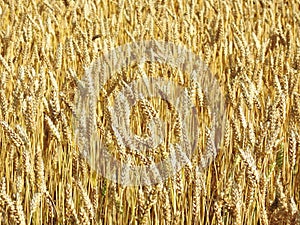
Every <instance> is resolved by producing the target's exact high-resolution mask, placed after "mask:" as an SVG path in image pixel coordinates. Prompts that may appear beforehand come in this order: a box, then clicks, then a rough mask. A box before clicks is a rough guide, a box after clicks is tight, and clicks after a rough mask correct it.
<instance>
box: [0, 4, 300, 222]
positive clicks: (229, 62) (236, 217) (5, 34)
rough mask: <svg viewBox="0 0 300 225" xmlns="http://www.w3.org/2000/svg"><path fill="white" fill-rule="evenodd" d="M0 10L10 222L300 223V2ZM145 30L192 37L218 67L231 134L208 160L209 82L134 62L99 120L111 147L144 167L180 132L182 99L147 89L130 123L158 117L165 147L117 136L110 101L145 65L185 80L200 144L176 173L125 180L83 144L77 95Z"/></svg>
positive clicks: (2, 207)
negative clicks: (137, 148) (110, 56)
mask: <svg viewBox="0 0 300 225" xmlns="http://www.w3.org/2000/svg"><path fill="white" fill-rule="evenodd" d="M0 21H1V22H0V77H1V79H0V105H1V110H0V123H1V126H0V224H1V225H2V224H3V225H6V224H7V225H10V224H19V225H29V224H81V225H86V224H95V225H96V224H99V225H100V224H111V225H118V224H124V225H125V224H126V225H128V224H155V225H160V224H162V225H163V224H170V225H175V224H181V225H188V224H206V225H209V224H218V225H221V224H224V225H229V224H237V225H239V224H255V225H258V224H260V225H267V224H270V225H276V224H290V225H294V224H300V211H299V210H300V168H299V162H300V154H299V151H300V85H299V84H300V35H299V34H300V1H299V0H294V1H281V0H274V1H251V0H244V1H242V0H237V1H229V0H197V1H196V0H192V1H190V0H188V1H182V0H147V1H141V0H137V1H132V0H115V1H113V0H102V1H100V0H91V1H84V0H78V1H73V0H54V1H48V0H44V1H43V0H31V1H25V0H19V1H13V0H1V1H0ZM145 40H160V41H166V42H170V43H174V44H176V45H180V46H185V47H186V48H187V49H189V50H190V51H191V52H193V53H194V54H196V55H197V56H199V57H200V58H201V59H202V61H203V62H204V63H205V64H206V65H207V67H208V68H209V70H210V72H211V73H210V76H214V77H215V79H217V80H218V82H219V84H220V89H221V90H222V94H223V95H224V99H226V121H225V125H224V137H223V138H222V142H221V144H220V146H218V150H217V151H218V152H217V153H218V154H217V155H216V158H215V160H213V161H212V162H211V163H210V164H209V165H208V167H206V168H204V169H203V170H201V171H198V170H197V169H196V168H197V165H198V164H199V161H200V160H201V159H200V158H201V155H202V154H203V151H204V149H207V146H208V149H209V146H211V145H210V144H211V142H212V129H210V125H211V117H210V113H209V112H210V109H209V107H210V106H209V101H208V100H207V99H206V98H205V94H204V93H203V91H201V87H200V85H199V83H197V82H195V81H194V80H191V79H189V76H188V75H187V74H186V73H183V72H181V71H178V70H176V68H173V67H171V66H170V65H164V64H161V63H154V62H146V63H143V64H139V63H137V64H134V65H131V66H128V67H127V68H123V69H122V70H121V71H119V72H117V73H116V74H112V79H110V80H108V81H107V83H106V84H105V86H104V87H102V89H101V93H99V95H98V96H97V101H98V104H97V105H95V106H94V107H95V112H96V113H95V114H94V115H93V118H92V119H94V120H95V122H96V124H97V129H96V133H97V134H98V135H99V136H100V137H101V138H102V139H103V140H104V142H105V143H106V144H107V146H108V148H109V151H110V153H111V154H112V155H113V156H114V157H116V158H118V159H119V160H121V161H127V160H129V159H130V160H131V161H130V162H131V164H132V165H143V166H147V165H149V163H151V162H159V161H160V160H163V159H165V158H166V157H167V156H168V155H169V154H170V149H169V147H170V146H171V145H170V143H176V141H178V140H179V139H181V138H182V132H181V130H182V126H183V124H182V121H180V117H178V114H177V113H176V109H174V107H172V105H171V104H168V103H167V102H166V101H162V100H161V99H156V98H152V99H148V98H143V99H142V100H139V101H138V102H137V104H135V105H134V106H133V107H132V108H131V109H130V112H129V113H128V114H127V115H129V114H130V115H129V118H130V129H131V130H132V132H133V133H135V134H136V136H139V137H143V136H147V135H148V134H149V132H151V131H149V126H147V124H148V123H149V121H150V120H151V119H153V118H161V119H162V120H164V121H165V122H166V126H167V127H168V130H167V133H168V135H167V136H166V137H165V140H164V142H163V144H162V145H160V146H159V147H158V148H157V149H152V150H153V151H148V152H145V153H144V154H142V153H140V154H137V152H134V151H132V150H131V149H129V148H128V147H126V146H123V147H120V146H119V145H118V144H117V141H118V140H117V137H116V134H114V132H113V131H114V130H113V129H112V126H111V121H112V118H111V115H109V110H108V109H107V107H108V106H109V105H110V104H111V103H112V102H113V99H114V98H115V97H116V95H117V93H118V92H119V91H120V90H121V88H122V87H124V86H126V85H128V84H129V83H130V82H132V81H134V80H135V79H138V78H139V77H141V76H152V77H160V78H165V79H167V80H172V81H173V82H175V83H177V84H178V85H181V86H182V87H184V88H185V89H186V90H187V92H186V94H187V96H188V97H189V98H190V101H191V102H193V103H194V104H195V106H196V108H197V118H198V119H199V121H201V126H200V129H199V134H198V136H197V141H198V146H197V148H196V151H195V152H194V155H193V157H192V159H191V160H190V161H188V163H187V164H186V165H185V166H184V167H183V168H182V169H180V170H179V171H177V172H176V174H175V175H174V176H170V177H168V178H167V179H165V180H163V181H162V182H159V183H157V184H153V185H146V186H142V185H138V186H124V185H120V184H119V183H115V182H113V181H111V180H109V179H107V178H105V177H104V176H101V174H99V173H98V172H97V170H95V169H94V168H93V167H91V166H90V164H89V163H88V162H87V161H86V158H85V157H84V156H83V155H82V154H81V153H82V152H81V151H80V147H79V143H78V141H77V138H76V129H74V126H75V125H74V117H75V116H76V113H78V112H77V111H76V108H77V107H76V93H78V89H80V88H81V85H82V84H83V78H84V75H85V73H86V70H87V68H89V67H90V66H91V65H93V63H94V62H95V61H96V60H97V59H98V58H99V57H100V56H101V55H103V54H105V53H106V52H108V51H110V50H112V49H114V48H116V47H118V46H121V45H124V44H127V43H134V42H137V41H145ZM100 160H101V159H100ZM178 160H183V159H178Z"/></svg>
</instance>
